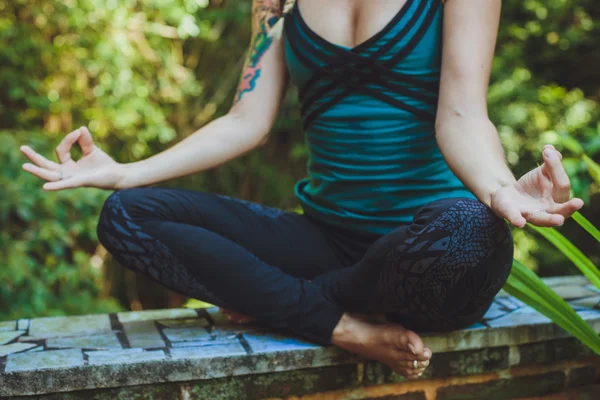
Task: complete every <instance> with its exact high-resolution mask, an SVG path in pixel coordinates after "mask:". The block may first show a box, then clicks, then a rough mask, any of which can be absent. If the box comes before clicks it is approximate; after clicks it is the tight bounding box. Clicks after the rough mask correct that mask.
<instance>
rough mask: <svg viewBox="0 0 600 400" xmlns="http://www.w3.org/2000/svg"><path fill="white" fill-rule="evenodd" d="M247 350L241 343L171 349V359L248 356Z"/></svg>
mask: <svg viewBox="0 0 600 400" xmlns="http://www.w3.org/2000/svg"><path fill="white" fill-rule="evenodd" d="M246 354H247V353H246V350H245V349H244V347H243V346H242V345H241V344H240V343H239V342H230V343H226V344H216V345H212V346H201V347H178V348H173V349H171V358H172V359H174V360H180V359H184V358H214V357H231V356H242V355H246Z"/></svg>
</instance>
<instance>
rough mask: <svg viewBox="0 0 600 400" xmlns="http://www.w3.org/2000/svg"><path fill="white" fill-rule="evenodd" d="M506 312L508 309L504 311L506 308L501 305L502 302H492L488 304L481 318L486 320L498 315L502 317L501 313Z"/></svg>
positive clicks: (504, 313)
mask: <svg viewBox="0 0 600 400" xmlns="http://www.w3.org/2000/svg"><path fill="white" fill-rule="evenodd" d="M507 312H508V311H506V309H505V308H504V307H503V306H502V304H500V303H497V302H493V303H492V304H491V305H490V308H488V310H487V311H486V313H485V315H484V316H483V319H484V320H486V321H487V320H489V319H495V318H498V317H502V316H503V315H506V314H507Z"/></svg>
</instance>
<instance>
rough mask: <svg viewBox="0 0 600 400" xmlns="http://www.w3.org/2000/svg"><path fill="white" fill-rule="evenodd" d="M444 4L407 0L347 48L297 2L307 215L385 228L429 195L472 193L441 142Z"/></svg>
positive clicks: (294, 57) (404, 219)
mask: <svg viewBox="0 0 600 400" xmlns="http://www.w3.org/2000/svg"><path fill="white" fill-rule="evenodd" d="M442 13H443V7H442V6H441V2H440V1H439V0H407V2H406V3H405V4H404V6H403V7H402V8H401V9H400V11H399V12H398V13H397V14H396V15H395V16H394V17H393V18H392V20H391V21H390V22H389V23H388V24H387V25H386V26H385V27H384V28H383V29H382V30H381V31H379V32H378V33H377V34H375V35H374V36H372V37H371V38H369V39H368V40H367V41H365V42H363V43H361V44H359V45H357V46H355V47H346V46H341V45H336V44H333V43H331V42H329V41H327V40H326V39H324V38H323V37H321V36H320V35H319V34H317V33H316V32H314V31H313V30H312V29H311V28H310V27H309V26H308V25H307V23H306V21H305V20H304V19H303V17H302V15H301V12H300V10H299V8H298V2H296V4H295V5H294V8H293V9H292V10H291V12H290V13H289V15H288V16H287V17H286V22H285V26H284V39H285V57H286V62H287V66H288V70H289V74H290V77H291V80H292V83H294V84H295V85H296V86H297V87H298V91H299V97H300V103H301V114H302V121H303V126H304V132H305V138H306V142H307V146H308V150H309V160H308V165H307V173H308V177H307V178H306V179H302V180H301V181H300V182H298V183H297V184H296V186H295V193H296V196H297V197H298V199H299V200H300V202H301V204H302V207H303V209H304V212H305V213H306V214H308V215H309V216H312V217H315V218H318V219H319V220H322V221H324V222H327V223H329V224H332V225H336V226H340V227H343V228H347V229H351V230H356V231H367V232H372V233H377V234H385V233H387V232H389V231H391V230H392V229H394V228H396V227H398V226H399V225H402V224H406V223H409V222H410V221H411V220H412V218H413V216H414V214H415V213H416V212H417V211H418V210H419V209H420V208H421V207H423V206H424V205H426V204H427V203H430V202H432V201H435V200H438V199H442V198H450V197H470V198H475V196H474V195H473V194H472V193H471V192H470V191H469V190H468V189H466V188H465V187H464V185H463V184H462V183H461V182H460V180H459V179H458V178H457V177H456V176H455V175H454V174H453V173H452V171H451V170H450V168H449V167H448V165H447V164H446V162H445V161H444V158H443V157H442V154H441V153H440V150H439V148H438V146H437V143H436V140H435V127H434V123H435V115H436V107H437V101H438V92H439V81H440V66H441V39H442Z"/></svg>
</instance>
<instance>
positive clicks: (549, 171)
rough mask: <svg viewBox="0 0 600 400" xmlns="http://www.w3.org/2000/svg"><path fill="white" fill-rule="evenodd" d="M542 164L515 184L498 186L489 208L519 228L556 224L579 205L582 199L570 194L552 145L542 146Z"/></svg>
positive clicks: (562, 220)
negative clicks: (572, 196) (530, 224)
mask: <svg viewBox="0 0 600 400" xmlns="http://www.w3.org/2000/svg"><path fill="white" fill-rule="evenodd" d="M542 154H543V159H544V164H542V165H541V166H539V167H537V168H535V169H533V170H531V171H529V172H528V173H527V174H525V175H523V176H522V177H521V179H519V180H518V181H517V182H516V183H515V184H513V185H509V186H504V187H502V188H500V189H498V190H497V191H496V192H495V193H494V194H492V198H491V204H490V206H491V208H492V210H493V211H494V212H495V213H496V214H497V215H498V216H500V217H502V218H506V219H507V220H508V221H509V222H510V223H511V224H513V225H514V226H518V227H521V228H522V227H523V226H525V224H526V223H527V222H530V223H532V224H533V225H537V226H560V225H562V224H563V223H564V222H565V219H566V218H569V217H570V216H571V215H573V213H574V212H575V211H577V210H579V209H580V208H581V207H583V200H581V199H578V198H572V199H570V197H571V182H570V180H569V177H568V176H567V173H566V172H565V169H564V167H563V165H562V155H561V154H560V152H559V151H558V150H556V149H555V148H554V146H552V145H549V144H548V145H546V146H544V151H543V153H542Z"/></svg>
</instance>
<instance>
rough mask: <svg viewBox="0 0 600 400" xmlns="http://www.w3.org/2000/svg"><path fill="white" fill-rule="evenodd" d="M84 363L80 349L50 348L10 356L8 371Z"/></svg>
mask: <svg viewBox="0 0 600 400" xmlns="http://www.w3.org/2000/svg"><path fill="white" fill-rule="evenodd" d="M80 365H83V353H82V352H81V350H80V349H69V350H48V351H40V352H35V353H19V354H11V355H9V356H8V361H7V363H6V372H16V371H28V370H40V369H54V368H67V367H76V366H80Z"/></svg>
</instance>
